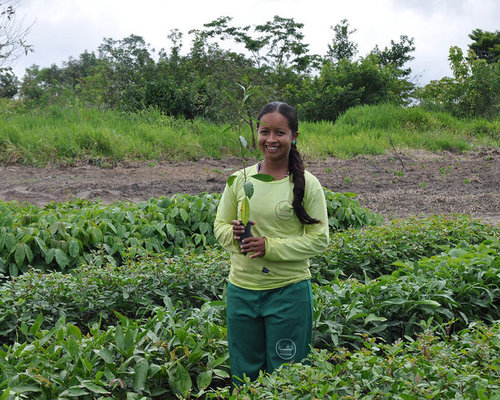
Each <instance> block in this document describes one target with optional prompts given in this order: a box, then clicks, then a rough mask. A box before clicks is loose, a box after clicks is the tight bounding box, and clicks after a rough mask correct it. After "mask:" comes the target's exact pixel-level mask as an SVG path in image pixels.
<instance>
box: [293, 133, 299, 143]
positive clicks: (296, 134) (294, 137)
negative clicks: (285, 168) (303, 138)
mask: <svg viewBox="0 0 500 400" xmlns="http://www.w3.org/2000/svg"><path fill="white" fill-rule="evenodd" d="M298 137H299V132H295V133H294V134H292V142H293V143H294V144H297V138H298Z"/></svg>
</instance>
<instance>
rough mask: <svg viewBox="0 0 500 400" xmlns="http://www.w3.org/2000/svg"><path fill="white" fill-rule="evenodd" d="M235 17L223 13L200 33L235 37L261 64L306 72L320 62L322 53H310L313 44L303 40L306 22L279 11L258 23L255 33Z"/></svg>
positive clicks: (259, 66) (275, 68)
mask: <svg viewBox="0 0 500 400" xmlns="http://www.w3.org/2000/svg"><path fill="white" fill-rule="evenodd" d="M231 20H232V18H231V17H220V18H218V19H216V20H214V21H212V22H209V23H208V24H205V25H204V26H205V27H206V28H209V29H207V30H205V31H201V32H198V33H199V34H200V35H201V37H203V38H204V39H208V38H213V37H216V36H218V37H220V38H221V40H226V39H232V40H234V41H235V42H236V43H241V44H243V45H244V47H245V49H246V50H247V51H249V52H250V54H251V55H252V57H253V60H254V61H255V64H256V66H257V68H261V67H264V66H267V67H271V68H273V69H274V70H277V71H280V70H283V69H286V68H290V69H292V70H294V71H296V72H305V71H307V70H308V69H309V68H311V67H314V66H316V64H317V59H318V56H315V55H309V54H308V48H309V45H308V44H305V43H303V40H304V35H303V33H302V32H301V30H302V28H303V27H304V24H301V23H298V22H295V21H294V20H293V19H292V18H282V17H280V16H278V15H275V16H274V18H273V20H272V21H267V22H266V23H265V24H262V25H256V26H255V27H254V33H253V35H252V34H250V33H249V31H250V26H245V27H236V26H230V25H229V23H230V22H231ZM264 52H265V54H262V53H264Z"/></svg>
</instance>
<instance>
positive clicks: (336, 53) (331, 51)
mask: <svg viewBox="0 0 500 400" xmlns="http://www.w3.org/2000/svg"><path fill="white" fill-rule="evenodd" d="M331 29H332V30H333V32H334V33H335V36H334V38H333V39H332V43H331V44H329V45H328V51H327V53H326V57H327V58H328V59H329V60H331V61H333V62H339V61H340V60H343V59H344V58H347V59H348V60H351V61H352V59H353V58H354V56H355V55H356V54H357V53H358V45H357V44H356V43H354V42H353V41H352V40H351V38H350V36H351V35H352V34H353V33H355V32H356V29H349V22H348V21H347V19H343V20H342V21H340V23H339V24H337V25H335V26H332V27H331Z"/></svg>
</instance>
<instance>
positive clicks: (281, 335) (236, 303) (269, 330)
mask: <svg viewBox="0 0 500 400" xmlns="http://www.w3.org/2000/svg"><path fill="white" fill-rule="evenodd" d="M312 315H313V296H312V289H311V281H309V280H305V281H302V282H298V283H294V284H292V285H288V286H284V287H281V288H277V289H271V290H247V289H242V288H240V287H238V286H235V285H232V284H231V283H229V284H228V289H227V335H228V340H229V360H230V363H231V374H232V377H233V384H234V385H239V384H241V381H242V378H243V376H244V375H246V376H248V377H249V378H250V379H252V380H253V379H255V378H256V377H257V376H258V375H259V371H265V372H269V373H271V372H273V371H274V370H275V369H276V368H278V367H279V366H280V365H281V364H283V363H291V362H300V361H301V360H303V359H304V358H305V357H306V356H307V354H308V353H309V350H310V346H311V344H312Z"/></svg>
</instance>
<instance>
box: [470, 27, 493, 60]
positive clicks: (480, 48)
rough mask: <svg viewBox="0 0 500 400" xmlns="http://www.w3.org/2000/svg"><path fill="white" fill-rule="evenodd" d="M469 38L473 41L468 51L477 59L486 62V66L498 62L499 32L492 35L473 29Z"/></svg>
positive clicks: (491, 33)
mask: <svg viewBox="0 0 500 400" xmlns="http://www.w3.org/2000/svg"><path fill="white" fill-rule="evenodd" d="M469 38H470V39H471V40H472V41H473V42H472V43H471V44H470V45H469V50H472V51H473V52H474V54H475V55H476V57H477V58H481V59H483V60H486V62H487V63H488V64H493V63H496V62H498V61H500V31H495V32H494V33H493V32H486V31H483V30H481V29H474V30H473V31H472V33H470V34H469Z"/></svg>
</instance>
